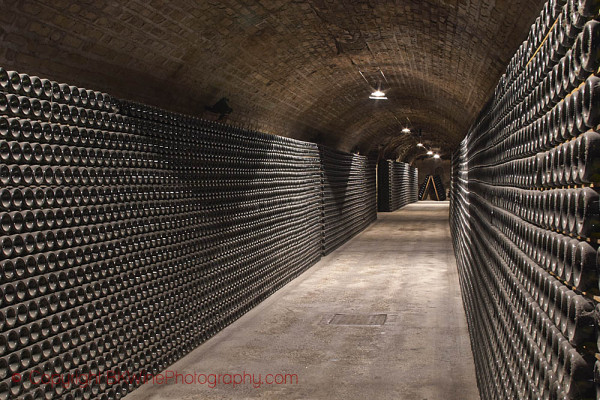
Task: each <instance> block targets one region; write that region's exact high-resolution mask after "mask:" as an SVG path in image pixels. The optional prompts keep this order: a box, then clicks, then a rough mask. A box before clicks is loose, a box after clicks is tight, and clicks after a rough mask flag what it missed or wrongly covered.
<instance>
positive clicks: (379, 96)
mask: <svg viewBox="0 0 600 400" xmlns="http://www.w3.org/2000/svg"><path fill="white" fill-rule="evenodd" d="M369 98H370V99H372V100H387V97H386V96H385V93H383V92H382V91H381V90H379V89H377V90H376V91H374V92H373V93H371V95H370V96H369Z"/></svg>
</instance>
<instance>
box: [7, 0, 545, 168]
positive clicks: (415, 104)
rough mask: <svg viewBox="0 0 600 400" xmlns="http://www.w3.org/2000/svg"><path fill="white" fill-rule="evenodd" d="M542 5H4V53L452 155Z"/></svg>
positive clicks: (305, 135) (123, 92) (86, 76)
mask: <svg viewBox="0 0 600 400" xmlns="http://www.w3.org/2000/svg"><path fill="white" fill-rule="evenodd" d="M542 4H543V2H542V1H524V0H518V1H495V0H490V1H475V0H469V1H458V0H454V1H446V0H439V1H434V0H431V1H325V0H322V1H292V2H288V1H257V2H248V1H200V2H168V3H167V2H162V1H151V2H142V1H139V2H138V1H132V2H127V3H126V4H120V3H115V2H111V1H93V2H92V1H77V2H72V1H55V2H42V1H14V2H12V1H5V2H4V8H5V10H6V12H3V13H2V16H1V17H0V18H2V30H1V31H0V39H1V40H2V43H3V46H2V49H1V50H0V51H1V53H0V60H1V61H2V63H3V65H4V66H5V68H7V69H14V70H18V71H22V72H26V73H28V74H31V75H38V76H42V77H48V78H51V79H54V80H58V81H64V82H69V83H70V84H73V85H77V86H80V87H93V88H95V89H98V90H102V91H105V92H108V93H111V94H112V95H114V96H118V97H122V98H127V99H131V100H136V101H141V102H144V103H147V104H150V105H155V106H158V107H162V108H165V109H168V110H172V111H177V112H183V113H187V114H190V115H199V116H203V115H204V116H205V117H207V114H206V112H205V110H204V107H205V106H206V105H212V104H214V103H215V102H216V101H217V100H219V99H220V98H221V97H227V98H228V99H229V100H230V101H229V104H230V106H231V107H232V108H233V110H234V112H233V113H232V114H231V116H230V117H229V118H228V121H227V122H228V123H231V124H236V125H240V126H243V127H251V128H254V129H258V130H260V131H263V132H267V133H272V134H276V135H282V136H288V137H292V138H297V139H301V140H309V141H313V142H318V143H322V144H326V145H328V146H332V147H336V148H339V149H341V150H344V151H350V150H354V149H359V150H360V152H361V153H362V154H368V153H370V152H373V151H377V150H378V149H379V146H383V147H384V148H385V153H386V154H387V155H388V156H394V155H395V156H396V157H399V158H400V159H404V158H405V155H406V152H407V151H408V149H409V148H410V147H411V146H413V145H414V144H415V140H416V139H415V137H414V135H404V136H405V137H402V134H401V133H400V131H401V129H402V128H403V127H406V126H410V127H411V128H413V129H415V130H419V129H420V130H422V132H423V140H425V141H427V142H428V143H430V144H431V145H432V146H438V147H440V148H441V149H442V150H441V151H442V153H443V154H445V155H446V156H449V155H450V152H451V151H452V150H453V149H454V148H455V147H456V146H457V144H458V142H459V141H460V140H461V139H462V137H463V136H464V135H465V132H466V131H467V129H468V128H469V126H470V125H471V123H472V122H473V121H474V118H475V116H476V115H477V114H478V113H479V111H480V110H481V108H482V106H483V104H485V102H486V100H487V99H488V98H489V96H490V95H491V94H492V92H493V88H494V86H495V84H496V82H497V81H498V78H499V77H500V75H501V74H502V72H503V70H504V68H505V66H506V64H507V63H508V61H509V59H510V57H511V55H512V54H513V53H514V52H515V49H516V48H517V47H518V45H519V44H520V43H521V42H522V41H523V38H524V35H525V34H526V32H527V29H528V28H529V26H530V25H531V23H532V22H533V20H534V19H535V17H536V16H537V14H538V13H539V10H540V8H541V6H542ZM359 71H360V72H359ZM380 71H381V72H383V74H384V75H385V78H383V77H382V75H381V73H380ZM361 72H362V74H363V75H364V78H366V80H365V79H364V78H363V77H362V76H361ZM379 83H381V84H382V85H383V88H384V89H389V90H386V93H387V94H388V98H389V100H388V101H387V102H386V103H385V104H383V103H379V102H374V101H372V100H369V98H368V95H369V94H370V92H371V91H372V89H371V87H376V86H377V85H378V84H379ZM209 117H210V116H209ZM409 161H410V160H409Z"/></svg>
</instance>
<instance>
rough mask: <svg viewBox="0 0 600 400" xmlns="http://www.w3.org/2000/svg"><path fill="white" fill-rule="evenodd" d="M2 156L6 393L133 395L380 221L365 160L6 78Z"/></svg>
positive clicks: (0, 266)
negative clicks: (347, 170)
mask: <svg viewBox="0 0 600 400" xmlns="http://www.w3.org/2000/svg"><path fill="white" fill-rule="evenodd" d="M324 155H326V156H325V157H324ZM0 159H1V160H0V181H1V182H2V185H1V187H0V231H1V233H2V236H1V241H2V250H1V252H0V398H2V399H10V398H26V399H30V398H31V399H33V398H35V399H41V398H44V399H81V398H84V399H90V398H94V399H119V398H121V397H123V396H124V395H125V394H126V393H128V392H130V391H131V390H133V389H134V388H135V387H136V386H138V385H139V384H140V383H142V382H143V379H142V377H146V376H147V375H148V374H150V375H152V374H155V373H157V372H159V371H161V370H163V369H164V368H166V367H167V366H169V365H170V364H172V363H173V362H174V361H176V360H178V359H179V358H181V357H182V356H183V355H185V354H186V353H188V352H189V351H191V350H192V349H193V348H195V347H197V346H198V345H199V344H200V343H202V342H204V341H206V340H207V339H208V338H210V337H211V336H213V335H214V334H215V333H217V332H218V331H219V330H221V329H222V328H224V327H225V326H226V325H228V324H230V323H231V322H232V321H234V320H235V319H237V318H239V317H240V316H241V315H242V314H244V313H245V312H246V311H248V310H249V309H251V308H252V307H254V306H255V305H257V304H258V303H259V302H260V301H262V300H263V299H265V298H266V297H267V296H269V295H270V294H271V293H273V292H274V291H275V290H277V289H278V288H280V287H281V286H283V285H284V284H285V283H286V282H288V281H290V280H291V279H293V278H294V277H295V276H297V275H298V274H300V273H301V272H303V271H304V270H306V269H307V268H308V267H310V266H311V265H313V264H314V263H315V262H317V261H318V260H319V258H320V257H321V254H322V251H323V249H324V248H326V249H331V248H333V247H334V246H336V245H339V244H341V243H343V241H345V240H347V239H348V238H349V237H350V236H351V235H350V234H347V232H352V234H354V233H356V232H358V231H359V230H360V229H364V228H365V227H366V226H367V225H368V223H369V222H370V221H372V220H373V219H374V218H375V217H376V215H375V211H374V207H375V206H374V202H375V200H374V194H375V166H374V165H373V164H372V163H368V162H366V160H365V159H364V158H362V157H358V156H352V155H347V154H341V153H336V152H333V151H329V150H324V149H321V150H319V149H318V147H317V145H315V144H312V143H306V142H301V141H297V140H292V139H288V138H283V137H279V136H271V135H266V134H262V133H259V132H255V131H248V130H243V129H239V128H235V127H231V126H224V125H221V124H218V123H213V122H206V121H202V120H199V119H196V118H192V117H189V116H184V115H180V114H176V113H172V112H167V111H164V110H160V109H156V108H153V107H149V106H146V105H142V104H137V103H133V102H129V101H122V100H117V99H114V98H113V97H111V96H109V95H107V94H104V93H100V92H97V91H93V90H86V89H82V88H77V87H74V86H69V85H65V84H58V83H56V82H52V81H50V80H47V79H40V78H37V77H31V76H28V75H25V74H19V73H17V72H14V71H5V70H4V69H2V68H0ZM344 160H346V161H348V160H350V161H349V162H350V171H351V173H350V174H349V175H348V176H347V177H346V176H344V175H343V174H342V175H340V170H339V168H338V167H337V166H336V163H338V162H339V163H342V161H343V162H344V163H345V162H346V161H344ZM346 167H347V165H345V164H344V165H343V166H342V167H341V168H342V170H344V169H345V168H346ZM344 179H347V182H346V186H347V187H348V188H349V190H348V191H347V192H342V191H340V190H339V188H341V187H342V186H344ZM325 188H326V189H327V190H326V191H325V190H324V189H325ZM332 199H334V200H332ZM331 201H333V202H334V209H335V207H337V206H339V207H340V209H339V210H341V211H340V212H339V213H338V214H336V215H335V216H331V215H330V214H331V213H330V211H331V204H332V203H331ZM323 210H325V218H324V217H323V215H322V214H323ZM340 227H341V228H340ZM325 239H326V241H325ZM115 375H116V376H120V375H125V376H127V378H126V379H120V380H118V381H115V380H114V379H113V380H111V379H109V377H110V376H115ZM52 376H54V377H55V378H53V379H54V381H49V380H50V379H49V378H48V379H46V378H44V377H52ZM90 376H93V377H94V378H92V379H91V380H89V381H87V382H83V381H82V380H80V381H79V382H80V383H82V382H83V383H84V384H77V383H76V382H74V379H75V378H76V377H80V378H81V379H84V378H82V377H88V378H89V377H90ZM59 377H60V378H59ZM66 381H70V382H71V383H70V384H68V385H65V384H63V383H64V382H66ZM56 382H58V383H56Z"/></svg>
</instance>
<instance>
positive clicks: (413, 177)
mask: <svg viewBox="0 0 600 400" xmlns="http://www.w3.org/2000/svg"><path fill="white" fill-rule="evenodd" d="M418 174H419V170H418V169H417V168H415V167H413V166H411V165H409V164H406V163H403V162H397V161H392V160H382V161H380V162H379V167H378V169H377V180H378V197H377V198H378V209H379V211H382V212H391V211H396V210H398V209H399V208H402V207H404V206H406V205H408V204H410V203H414V202H416V201H417V200H418V198H417V196H418V190H419V187H418V180H417V179H418Z"/></svg>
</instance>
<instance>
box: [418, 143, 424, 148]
mask: <svg viewBox="0 0 600 400" xmlns="http://www.w3.org/2000/svg"><path fill="white" fill-rule="evenodd" d="M417 147H425V146H423V143H417Z"/></svg>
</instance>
